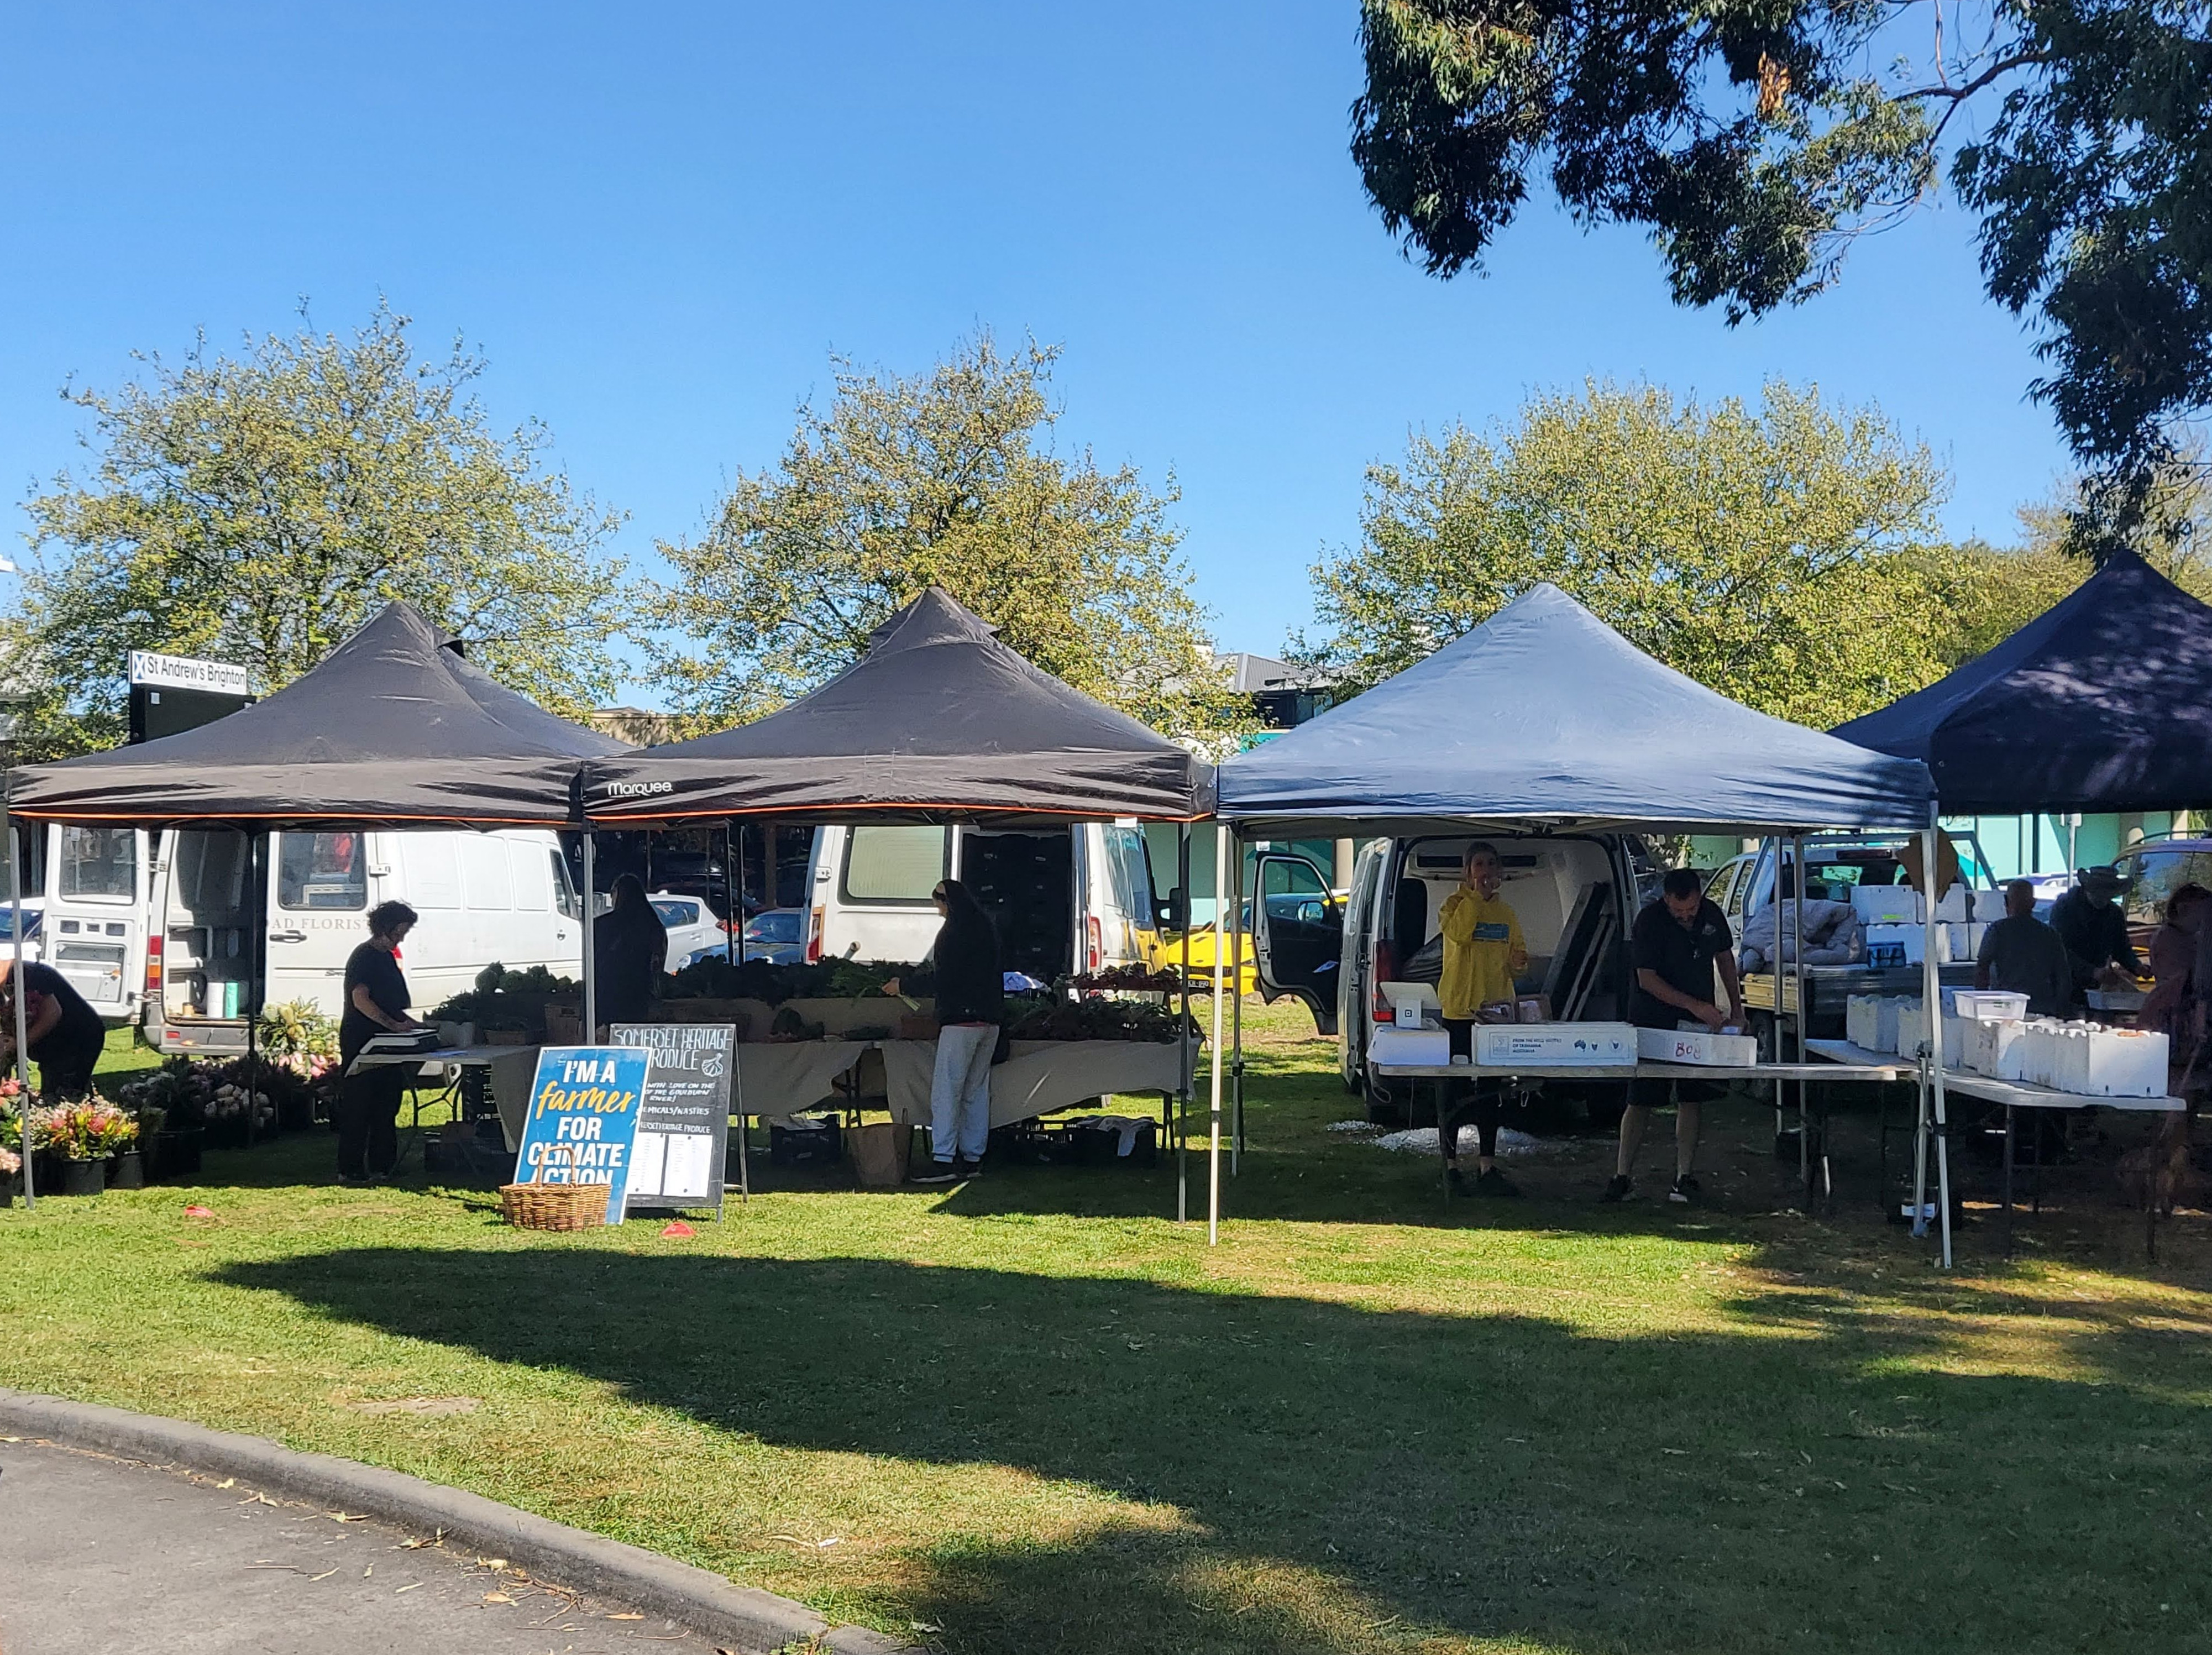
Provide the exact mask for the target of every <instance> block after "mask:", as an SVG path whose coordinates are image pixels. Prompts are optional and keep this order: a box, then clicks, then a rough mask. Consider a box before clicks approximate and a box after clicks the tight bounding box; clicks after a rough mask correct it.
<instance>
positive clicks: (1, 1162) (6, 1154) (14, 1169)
mask: <svg viewBox="0 0 2212 1655" xmlns="http://www.w3.org/2000/svg"><path fill="white" fill-rule="evenodd" d="M22 1170H23V1158H22V1157H21V1155H18V1154H17V1153H15V1151H14V1150H12V1149H0V1178H12V1177H15V1174H17V1173H18V1172H20V1171H22Z"/></svg>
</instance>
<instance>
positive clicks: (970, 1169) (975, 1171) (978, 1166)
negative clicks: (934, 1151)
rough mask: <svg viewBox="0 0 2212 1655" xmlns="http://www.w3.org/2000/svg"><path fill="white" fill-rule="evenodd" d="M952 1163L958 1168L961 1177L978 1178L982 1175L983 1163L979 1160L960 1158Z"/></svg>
mask: <svg viewBox="0 0 2212 1655" xmlns="http://www.w3.org/2000/svg"><path fill="white" fill-rule="evenodd" d="M953 1165H956V1166H957V1167H958V1168H959V1170H960V1176H961V1177H963V1178H980V1177H982V1176H983V1163H982V1162H981V1161H980V1160H975V1161H970V1160H961V1161H956V1162H954V1163H953Z"/></svg>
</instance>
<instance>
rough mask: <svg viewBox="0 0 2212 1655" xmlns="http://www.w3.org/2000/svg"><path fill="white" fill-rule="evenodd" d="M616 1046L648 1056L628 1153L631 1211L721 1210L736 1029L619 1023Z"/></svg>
mask: <svg viewBox="0 0 2212 1655" xmlns="http://www.w3.org/2000/svg"><path fill="white" fill-rule="evenodd" d="M611 1033H612V1034H613V1036H614V1038H615V1041H616V1043H617V1044H619V1045H624V1046H642V1047H644V1048H645V1049H646V1050H647V1051H648V1052H650V1053H651V1054H652V1056H653V1062H652V1065H651V1067H650V1068H648V1069H647V1071H646V1077H645V1105H644V1110H643V1113H642V1114H641V1116H640V1117H639V1119H638V1123H637V1147H635V1149H634V1150H632V1151H631V1153H630V1170H629V1204H630V1205H631V1206H632V1207H712V1208H714V1210H715V1212H716V1213H718V1214H719V1213H720V1211H721V1210H722V1163H723V1158H724V1157H725V1156H726V1155H727V1154H728V1153H729V1142H730V1068H731V1066H732V1064H733V1063H734V1062H736V1058H737V1036H738V1031H737V1030H736V1028H735V1027H734V1026H732V1025H730V1024H727V1023H623V1024H619V1025H617V1026H616V1027H615V1028H614V1029H613V1030H611Z"/></svg>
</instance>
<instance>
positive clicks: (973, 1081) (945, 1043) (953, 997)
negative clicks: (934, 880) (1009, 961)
mask: <svg viewBox="0 0 2212 1655" xmlns="http://www.w3.org/2000/svg"><path fill="white" fill-rule="evenodd" d="M930 896H931V897H932V899H933V901H935V903H936V904H937V911H938V912H939V914H941V915H943V916H945V924H944V926H943V928H941V929H940V930H939V932H938V934H937V942H936V944H935V946H933V947H932V948H931V950H930V955H931V958H933V959H934V960H935V961H936V964H937V1025H938V1035H937V1069H936V1072H935V1074H933V1076H932V1077H931V1080H930V1086H929V1147H930V1154H931V1157H932V1163H931V1165H929V1166H928V1167H927V1169H926V1170H925V1171H923V1172H922V1173H921V1175H920V1176H918V1177H915V1180H914V1182H915V1183H956V1182H957V1181H958V1180H960V1179H962V1178H969V1177H975V1175H976V1174H977V1173H979V1172H981V1171H982V1170H983V1149H984V1147H985V1145H986V1144H987V1142H988V1141H989V1139H990V1135H991V1056H992V1054H993V1053H994V1051H996V1050H998V1045H999V1023H1000V1019H1001V1018H1002V1017H1003V1015H1004V1013H1005V1002H1006V977H1005V974H1004V972H1003V971H1002V970H1001V969H1000V964H999V929H998V928H997V927H996V926H994V925H993V924H992V923H991V916H989V915H988V914H986V913H985V912H984V911H983V910H982V909H981V907H980V906H979V905H978V904H977V903H976V901H975V897H973V896H971V895H970V894H969V891H968V888H967V886H965V885H962V884H961V883H960V881H959V880H957V879H940V880H939V881H938V884H937V889H936V890H934V891H932V892H931V893H930Z"/></svg>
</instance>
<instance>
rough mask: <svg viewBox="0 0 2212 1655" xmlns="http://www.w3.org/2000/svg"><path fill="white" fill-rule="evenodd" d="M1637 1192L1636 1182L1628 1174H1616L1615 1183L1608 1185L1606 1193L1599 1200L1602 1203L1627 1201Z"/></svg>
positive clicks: (1614, 1175)
mask: <svg viewBox="0 0 2212 1655" xmlns="http://www.w3.org/2000/svg"><path fill="white" fill-rule="evenodd" d="M1635 1190H1636V1185H1635V1183H1634V1182H1633V1181H1632V1180H1631V1179H1630V1177H1629V1176H1628V1174H1627V1173H1626V1172H1616V1173H1614V1174H1613V1182H1612V1183H1608V1184H1607V1185H1606V1187H1605V1193H1604V1194H1603V1195H1601V1196H1599V1197H1598V1199H1599V1200H1600V1201H1626V1200H1627V1199H1628V1198H1629V1196H1632V1195H1633V1194H1634V1193H1635Z"/></svg>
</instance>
